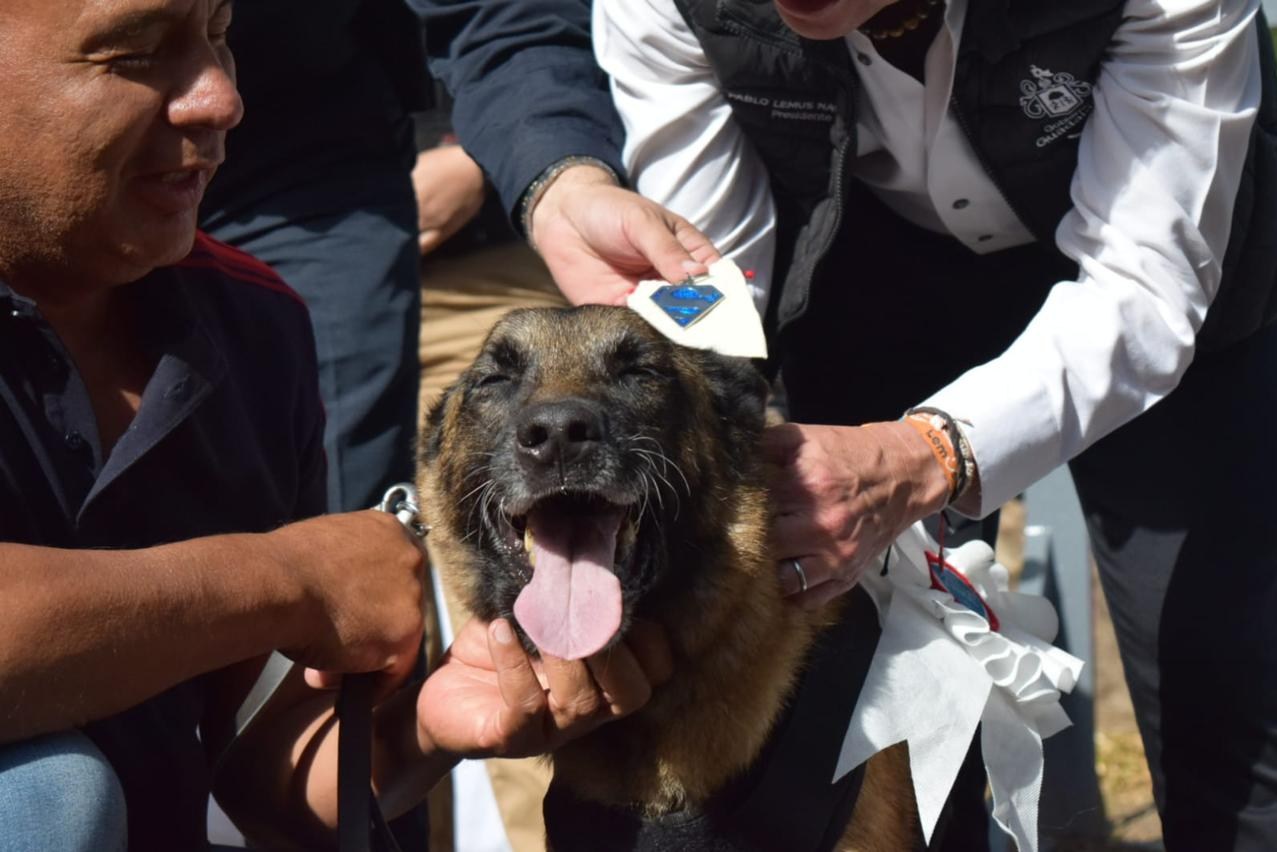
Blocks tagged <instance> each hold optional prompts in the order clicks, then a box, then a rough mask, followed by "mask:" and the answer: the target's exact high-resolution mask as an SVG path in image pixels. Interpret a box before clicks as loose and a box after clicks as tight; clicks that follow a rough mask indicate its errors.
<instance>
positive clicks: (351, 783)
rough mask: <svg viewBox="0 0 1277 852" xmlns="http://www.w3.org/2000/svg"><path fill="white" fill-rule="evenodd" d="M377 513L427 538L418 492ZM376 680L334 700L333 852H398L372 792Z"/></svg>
mask: <svg viewBox="0 0 1277 852" xmlns="http://www.w3.org/2000/svg"><path fill="white" fill-rule="evenodd" d="M375 508H376V509H377V510H378V511H381V512H388V513H390V514H393V515H394V516H395V517H396V518H398V519H399V522H400V523H402V524H403V525H404V526H405V527H407V528H408V531H409V532H411V533H412V534H413V535H415V536H417V537H418V538H425V535H426V533H427V532H429V528H428V527H426V526H425V525H424V524H422V523H421V521H420V519H419V517H418V513H419V511H420V509H419V508H418V506H417V490H416V489H415V488H413V486H411V485H409V484H407V483H400V484H399V485H395V486H392V487H391V488H390V489H389V490H388V491H386V494H385V496H384V497H383V498H382V500H381V503H380V504H379V505H378V506H376V507H375ZM375 686H376V675H375V674H355V675H347V676H346V677H344V678H342V681H341V690H340V691H339V692H338V694H337V707H336V713H337V719H338V720H339V721H340V722H341V727H340V728H339V730H338V734H337V849H338V850H339V852H400V849H399V844H398V843H397V842H396V841H395V837H394V834H393V833H392V832H391V831H390V827H389V826H388V825H387V824H386V817H385V815H384V814H382V812H381V806H380V805H379V804H378V803H377V795H376V793H374V792H373V790H372V696H373V689H374V688H375Z"/></svg>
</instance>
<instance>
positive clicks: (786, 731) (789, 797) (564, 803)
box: [544, 589, 879, 852]
mask: <svg viewBox="0 0 1277 852" xmlns="http://www.w3.org/2000/svg"><path fill="white" fill-rule="evenodd" d="M847 598H848V600H847V604H846V610H845V612H844V613H843V617H842V618H841V620H840V621H839V623H838V624H837V625H835V626H834V627H832V628H830V629H829V630H828V631H827V632H825V633H824V634H823V635H821V636H820V637H819V638H818V639H817V641H816V644H815V645H814V646H813V647H812V650H811V652H810V655H809V657H808V660H807V666H806V668H805V674H804V676H803V677H802V679H801V680H800V681H799V684H798V689H797V692H796V693H795V694H794V696H793V698H792V701H791V703H790V706H789V708H788V709H787V710H786V711H785V713H784V715H782V716H781V718H780V720H779V722H778V723H777V725H776V728H775V730H773V731H772V734H771V736H770V737H769V738H768V741H767V744H766V745H765V746H764V747H763V750H762V752H761V753H760V754H759V757H758V759H757V760H756V761H754V765H753V766H752V767H751V768H750V769H749V770H748V771H747V772H746V773H745V774H744V775H742V776H740V777H738V778H736V779H735V780H733V781H732V782H731V783H729V784H728V785H727V786H726V787H725V788H724V789H723V790H722V791H721V792H719V793H718V794H717V795H715V796H714V797H713V798H712V799H711V800H710V801H709V802H707V803H706V804H705V806H704V807H703V808H702V809H700V810H697V811H685V812H680V813H675V814H670V815H668V816H665V817H660V818H657V819H644V818H643V817H642V816H641V815H640V814H638V813H636V812H635V811H632V810H628V809H621V808H610V807H607V806H605V805H601V804H598V803H595V802H587V801H584V800H582V799H579V798H577V797H576V796H574V795H573V794H572V793H570V792H569V791H568V790H566V789H564V788H563V787H562V786H561V785H559V784H557V783H555V784H551V785H550V791H549V793H548V794H547V796H546V798H545V804H544V810H545V827H546V836H547V837H548V839H549V845H550V847H551V848H553V849H554V850H555V852H597V850H599V849H600V848H609V849H627V850H635V852H776V850H785V852H830V850H832V849H833V848H834V844H835V843H836V842H837V841H838V839H839V838H840V837H842V834H843V831H844V830H845V829H846V826H847V823H848V822H849V821H850V820H851V813H852V810H853V808H854V807H855V804H856V798H857V796H858V795H859V793H860V784H861V780H862V778H863V775H864V767H863V766H861V767H859V768H857V769H856V770H855V771H853V772H851V773H848V774H847V775H845V776H844V777H843V778H841V779H840V780H839V781H838V782H837V783H833V784H831V783H830V781H831V780H832V779H833V777H834V767H835V766H836V764H837V760H838V753H839V750H840V749H841V747H842V741H843V738H844V736H845V735H846V733H847V723H848V722H849V721H850V719H851V714H852V712H853V710H854V709H855V706H856V699H857V698H858V697H859V696H860V690H861V687H862V686H863V685H864V681H865V675H866V674H867V673H868V671H869V663H870V661H871V660H872V659H873V655H874V650H875V649H876V648H877V646H878V634H879V627H878V614H877V612H876V611H875V609H874V605H873V602H872V601H871V600H870V599H869V596H868V594H866V593H865V592H864V591H863V590H861V589H855V590H853V591H852V592H851V593H849V594H848V596H847ZM601 838H607V841H606V843H605V844H604V843H603V842H602V841H601Z"/></svg>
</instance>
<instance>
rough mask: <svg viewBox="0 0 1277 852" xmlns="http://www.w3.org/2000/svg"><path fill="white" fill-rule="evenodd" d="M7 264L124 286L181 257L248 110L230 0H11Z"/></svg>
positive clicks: (5, 107) (7, 1) (3, 261)
mask: <svg viewBox="0 0 1277 852" xmlns="http://www.w3.org/2000/svg"><path fill="white" fill-rule="evenodd" d="M4 7H5V8H4V12H3V13H0V274H3V275H8V276H10V277H11V280H15V279H17V280H21V279H22V278H23V277H24V276H27V277H30V278H31V279H33V280H39V279H41V278H44V279H48V278H50V277H52V278H69V279H76V280H67V281H66V285H67V286H86V285H97V284H102V283H120V282H123V281H130V280H134V279H136V278H139V277H141V276H142V275H144V274H145V273H146V272H148V271H149V270H150V269H152V268H154V267H156V266H161V265H164V264H168V263H173V262H175V261H177V260H180V259H181V258H182V257H184V256H185V255H186V253H187V252H188V251H189V250H190V247H191V243H192V241H193V240H194V236H195V227H196V211H197V208H198V206H199V202H200V199H201V198H202V196H203V194H204V188H205V186H206V185H207V184H208V181H209V179H210V178H211V177H212V175H213V172H214V170H215V169H216V168H217V165H218V164H219V163H220V162H221V161H222V157H223V150H224V144H223V143H224V141H225V136H226V131H227V130H229V129H230V128H232V127H234V126H235V125H236V124H237V123H238V122H239V119H240V116H241V115H242V112H243V106H242V104H241V102H240V99H239V95H238V93H237V92H236V91H235V78H234V73H235V72H234V63H233V61H232V59H231V55H230V52H229V50H228V49H227V47H226V30H227V27H228V26H229V25H230V16H231V7H230V0H4Z"/></svg>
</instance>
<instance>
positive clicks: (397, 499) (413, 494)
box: [373, 482, 430, 539]
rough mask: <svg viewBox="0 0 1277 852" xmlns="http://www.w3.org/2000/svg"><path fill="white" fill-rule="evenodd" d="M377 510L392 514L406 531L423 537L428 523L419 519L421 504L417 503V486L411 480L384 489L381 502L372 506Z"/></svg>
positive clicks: (427, 528)
mask: <svg viewBox="0 0 1277 852" xmlns="http://www.w3.org/2000/svg"><path fill="white" fill-rule="evenodd" d="M373 508H374V509H376V510H377V511H379V512H386V513H388V514H391V515H394V516H395V517H396V518H397V519H398V520H399V523H401V524H403V525H404V527H405V528H406V529H407V530H408V532H410V533H412V534H413V535H415V536H416V537H417V538H422V539H424V538H425V537H426V533H428V532H430V525H429V524H427V523H425V522H424V521H422V520H421V506H420V505H419V504H418V503H417V488H416V486H415V485H413V484H412V483H411V482H400V483H398V484H396V485H392V486H390V487H389V488H388V489H386V493H385V495H383V496H382V498H381V502H380V503H378V504H377V505H376V506H374V507H373Z"/></svg>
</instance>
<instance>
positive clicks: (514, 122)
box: [408, 0, 624, 227]
mask: <svg viewBox="0 0 1277 852" xmlns="http://www.w3.org/2000/svg"><path fill="white" fill-rule="evenodd" d="M408 2H409V4H410V5H411V6H412V7H413V9H414V10H415V11H416V12H417V13H418V14H419V15H421V16H422V19H423V20H424V22H425V30H426V51H427V54H428V56H429V61H430V69H431V71H432V73H433V74H434V75H435V76H436V77H437V78H438V79H439V80H441V81H442V82H443V83H444V85H445V86H447V88H448V90H449V92H451V93H452V96H453V98H454V99H455V101H456V104H455V106H454V108H453V115H452V120H453V126H454V128H455V129H456V132H457V135H458V137H459V138H460V139H461V143H462V145H463V146H464V147H465V149H466V151H467V152H469V154H470V155H471V156H472V157H474V158H475V160H476V161H478V163H479V164H480V165H481V166H482V167H483V169H484V171H485V172H487V174H488V177H489V178H490V179H491V180H492V183H493V184H494V185H495V186H496V188H497V191H498V192H499V193H500V195H501V200H502V202H503V203H504V204H505V207H506V210H507V211H509V212H510V213H511V216H512V218H513V219H514V220H515V223H516V227H517V226H518V222H517V219H518V216H517V214H518V209H517V207H518V203H519V200H520V198H521V197H522V196H523V193H524V190H526V189H527V188H528V185H529V184H530V183H532V181H533V180H535V179H536V177H537V175H539V174H540V173H541V172H542V171H544V170H545V168H546V167H547V166H549V165H551V164H552V163H554V162H556V161H557V160H560V159H562V158H564V157H568V156H573V155H582V156H590V157H597V158H598V159H600V160H602V161H603V162H605V163H607V164H608V165H610V166H611V167H612V168H613V169H615V170H616V172H617V174H622V170H621V153H620V152H621V143H622V139H623V138H624V136H623V130H622V128H621V121H620V118H619V117H618V116H617V114H616V110H615V109H614V108H613V106H612V97H611V94H610V93H609V91H608V87H607V76H606V75H605V74H604V73H603V72H602V71H601V70H600V69H599V67H598V65H597V64H596V63H595V61H594V52H593V48H592V47H591V44H590V3H589V2H588V0H408Z"/></svg>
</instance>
